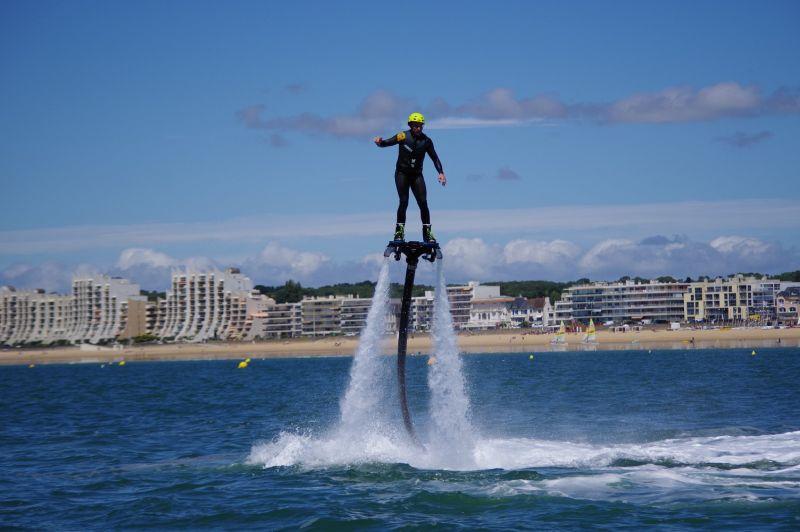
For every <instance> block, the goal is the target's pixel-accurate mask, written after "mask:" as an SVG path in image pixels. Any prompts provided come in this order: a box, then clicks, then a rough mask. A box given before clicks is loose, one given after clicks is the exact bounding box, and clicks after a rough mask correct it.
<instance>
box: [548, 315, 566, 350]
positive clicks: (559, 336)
mask: <svg viewBox="0 0 800 532" xmlns="http://www.w3.org/2000/svg"><path fill="white" fill-rule="evenodd" d="M566 336H567V329H566V327H564V322H563V321H562V322H561V327H559V328H558V332H556V335H555V337H554V338H553V339H552V340H550V344H551V345H565V344H566V343H567V338H566Z"/></svg>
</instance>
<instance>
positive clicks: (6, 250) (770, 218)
mask: <svg viewBox="0 0 800 532" xmlns="http://www.w3.org/2000/svg"><path fill="white" fill-rule="evenodd" d="M496 177H497V176H496ZM731 213H737V215H736V216H731ZM390 221H391V220H390ZM386 226H387V215H386V213H385V212H380V213H378V212H375V213H360V214H346V215H335V214H326V215H324V216H321V215H307V214H297V215H280V216H278V215H269V216H259V217H249V218H235V219H230V220H223V221H219V222H192V223H190V222H183V223H165V224H134V225H119V226H75V227H61V228H50V229H22V230H7V231H0V256H10V257H20V256H25V255H31V254H38V253H65V252H75V251H80V250H86V249H108V248H111V249H115V248H116V249H119V248H125V249H127V248H154V247H161V246H167V245H170V244H186V243H204V244H210V243H214V242H226V243H232V242H240V243H250V244H253V243H255V244H261V243H263V242H268V241H279V240H281V239H297V238H325V239H332V238H354V237H368V236H380V235H383V233H385V231H386ZM698 227H701V228H703V229H704V230H705V231H706V232H715V233H716V234H726V233H727V234H734V233H739V234H741V233H746V232H750V231H753V230H786V229H792V230H800V201H799V200H778V199H770V200H757V199H754V200H732V201H693V202H674V203H650V204H638V205H563V206H554V207H539V208H535V209H472V210H466V209H465V210H450V211H447V210H442V211H438V212H437V220H436V229H437V234H439V233H441V234H444V233H448V232H453V233H458V234H461V235H463V234H472V235H479V236H484V235H488V234H503V233H510V232H515V233H519V232H526V233H533V234H537V235H559V236H561V235H565V234H574V233H575V232H580V233H581V234H585V233H587V232H590V231H591V232H592V233H593V234H594V235H595V236H597V235H601V236H606V235H611V234H628V235H630V234H637V233H639V234H641V232H646V233H650V234H660V233H664V232H666V233H670V234H677V233H695V232H696V231H697V228H698Z"/></svg>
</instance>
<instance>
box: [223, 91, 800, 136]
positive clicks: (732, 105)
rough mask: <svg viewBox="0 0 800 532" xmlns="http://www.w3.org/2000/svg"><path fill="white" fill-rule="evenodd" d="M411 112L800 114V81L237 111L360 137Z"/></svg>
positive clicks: (678, 117) (439, 116) (603, 117)
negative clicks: (573, 97)
mask: <svg viewBox="0 0 800 532" xmlns="http://www.w3.org/2000/svg"><path fill="white" fill-rule="evenodd" d="M411 110H422V111H423V112H424V113H425V114H426V116H427V117H428V119H429V120H428V122H429V125H430V126H431V127H432V128H434V129H436V128H438V129H457V128H475V127H509V126H519V125H531V124H537V123H542V122H547V123H552V122H554V121H557V120H567V119H582V118H590V119H599V120H600V121H602V122H619V123H655V124H659V123H675V122H699V121H710V120H717V119H720V118H725V117H743V116H758V115H764V114H795V113H798V112H800V91H799V90H798V89H797V88H796V87H781V88H779V89H777V90H776V91H774V92H773V93H772V94H771V95H769V96H768V97H764V96H762V94H761V89H760V88H759V87H757V86H755V85H742V84H740V83H738V82H735V81H726V82H721V83H717V84H714V85H709V86H706V87H700V88H693V87H689V86H673V87H666V88H663V89H661V90H656V91H652V92H638V93H634V94H631V95H629V96H624V97H621V98H620V99H618V100H616V101H612V102H609V103H599V102H591V101H588V102H574V103H566V102H564V101H561V100H560V99H559V98H558V97H557V96H554V95H549V94H542V93H540V94H534V95H533V96H517V95H515V94H514V92H513V91H512V90H510V89H508V88H505V87H496V88H493V89H491V90H489V91H487V92H485V93H483V94H481V95H478V96H477V97H475V98H472V99H471V100H469V101H467V102H466V103H463V104H460V105H453V104H451V103H448V102H447V101H445V100H444V99H443V98H435V99H434V100H433V102H431V103H430V104H429V105H426V106H419V105H417V104H415V103H414V102H413V101H412V100H411V99H409V98H404V97H401V96H397V95H395V94H393V93H391V92H388V91H384V90H378V91H375V92H373V93H371V94H369V95H367V97H366V98H365V99H364V100H363V101H362V102H361V104H360V105H359V106H358V107H357V108H356V109H355V110H354V111H352V112H351V113H349V114H342V115H334V116H329V117H325V116H322V115H319V114H315V113H310V112H306V113H300V114H297V115H291V116H273V117H269V118H267V117H264V114H265V113H266V111H267V109H266V106H264V105H263V104H256V105H251V106H248V107H245V108H243V109H241V110H240V111H238V112H237V117H238V119H239V120H240V121H241V122H242V123H243V124H244V125H245V126H246V127H248V128H251V129H262V130H280V131H298V132H302V133H306V134H309V135H319V134H327V135H331V136H332V137H334V138H339V139H343V138H350V139H352V138H364V137H366V136H369V135H373V134H381V133H382V132H385V131H386V130H392V129H394V128H396V127H398V126H400V125H402V124H404V123H405V117H406V116H407V115H408V113H409V112H411Z"/></svg>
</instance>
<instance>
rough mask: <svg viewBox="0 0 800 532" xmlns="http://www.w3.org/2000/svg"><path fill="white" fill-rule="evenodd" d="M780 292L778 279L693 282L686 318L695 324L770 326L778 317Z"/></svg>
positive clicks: (688, 292) (752, 278)
mask: <svg viewBox="0 0 800 532" xmlns="http://www.w3.org/2000/svg"><path fill="white" fill-rule="evenodd" d="M786 288H788V286H786ZM781 289H782V284H781V282H780V281H779V280H777V279H757V278H755V277H744V276H743V275H734V276H731V277H728V278H726V279H723V278H721V277H717V278H716V279H713V280H707V281H698V282H693V283H691V284H690V285H689V288H688V290H687V292H686V294H685V295H684V307H685V312H684V318H685V320H686V321H695V322H700V321H709V322H735V321H740V322H761V323H768V322H770V321H772V320H774V319H776V317H777V313H776V303H777V294H778V293H779V292H780V291H781Z"/></svg>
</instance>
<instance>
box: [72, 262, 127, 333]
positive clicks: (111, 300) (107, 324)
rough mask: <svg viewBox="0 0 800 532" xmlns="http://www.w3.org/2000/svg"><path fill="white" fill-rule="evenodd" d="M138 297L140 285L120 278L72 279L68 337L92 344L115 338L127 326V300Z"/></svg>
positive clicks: (94, 277) (102, 276) (106, 276)
mask: <svg viewBox="0 0 800 532" xmlns="http://www.w3.org/2000/svg"><path fill="white" fill-rule="evenodd" d="M138 297H139V285H138V284H134V283H131V282H130V281H128V280H127V279H123V278H121V277H110V276H108V275H96V276H91V277H82V278H75V279H73V280H72V301H71V304H70V312H69V316H68V317H67V321H68V330H67V333H66V337H67V339H68V340H70V341H71V342H78V343H81V342H88V343H92V344H96V343H100V342H108V341H112V340H114V339H116V338H117V336H119V334H120V333H121V332H122V330H123V329H124V328H125V325H126V317H127V306H128V299H136V298H138Z"/></svg>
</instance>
